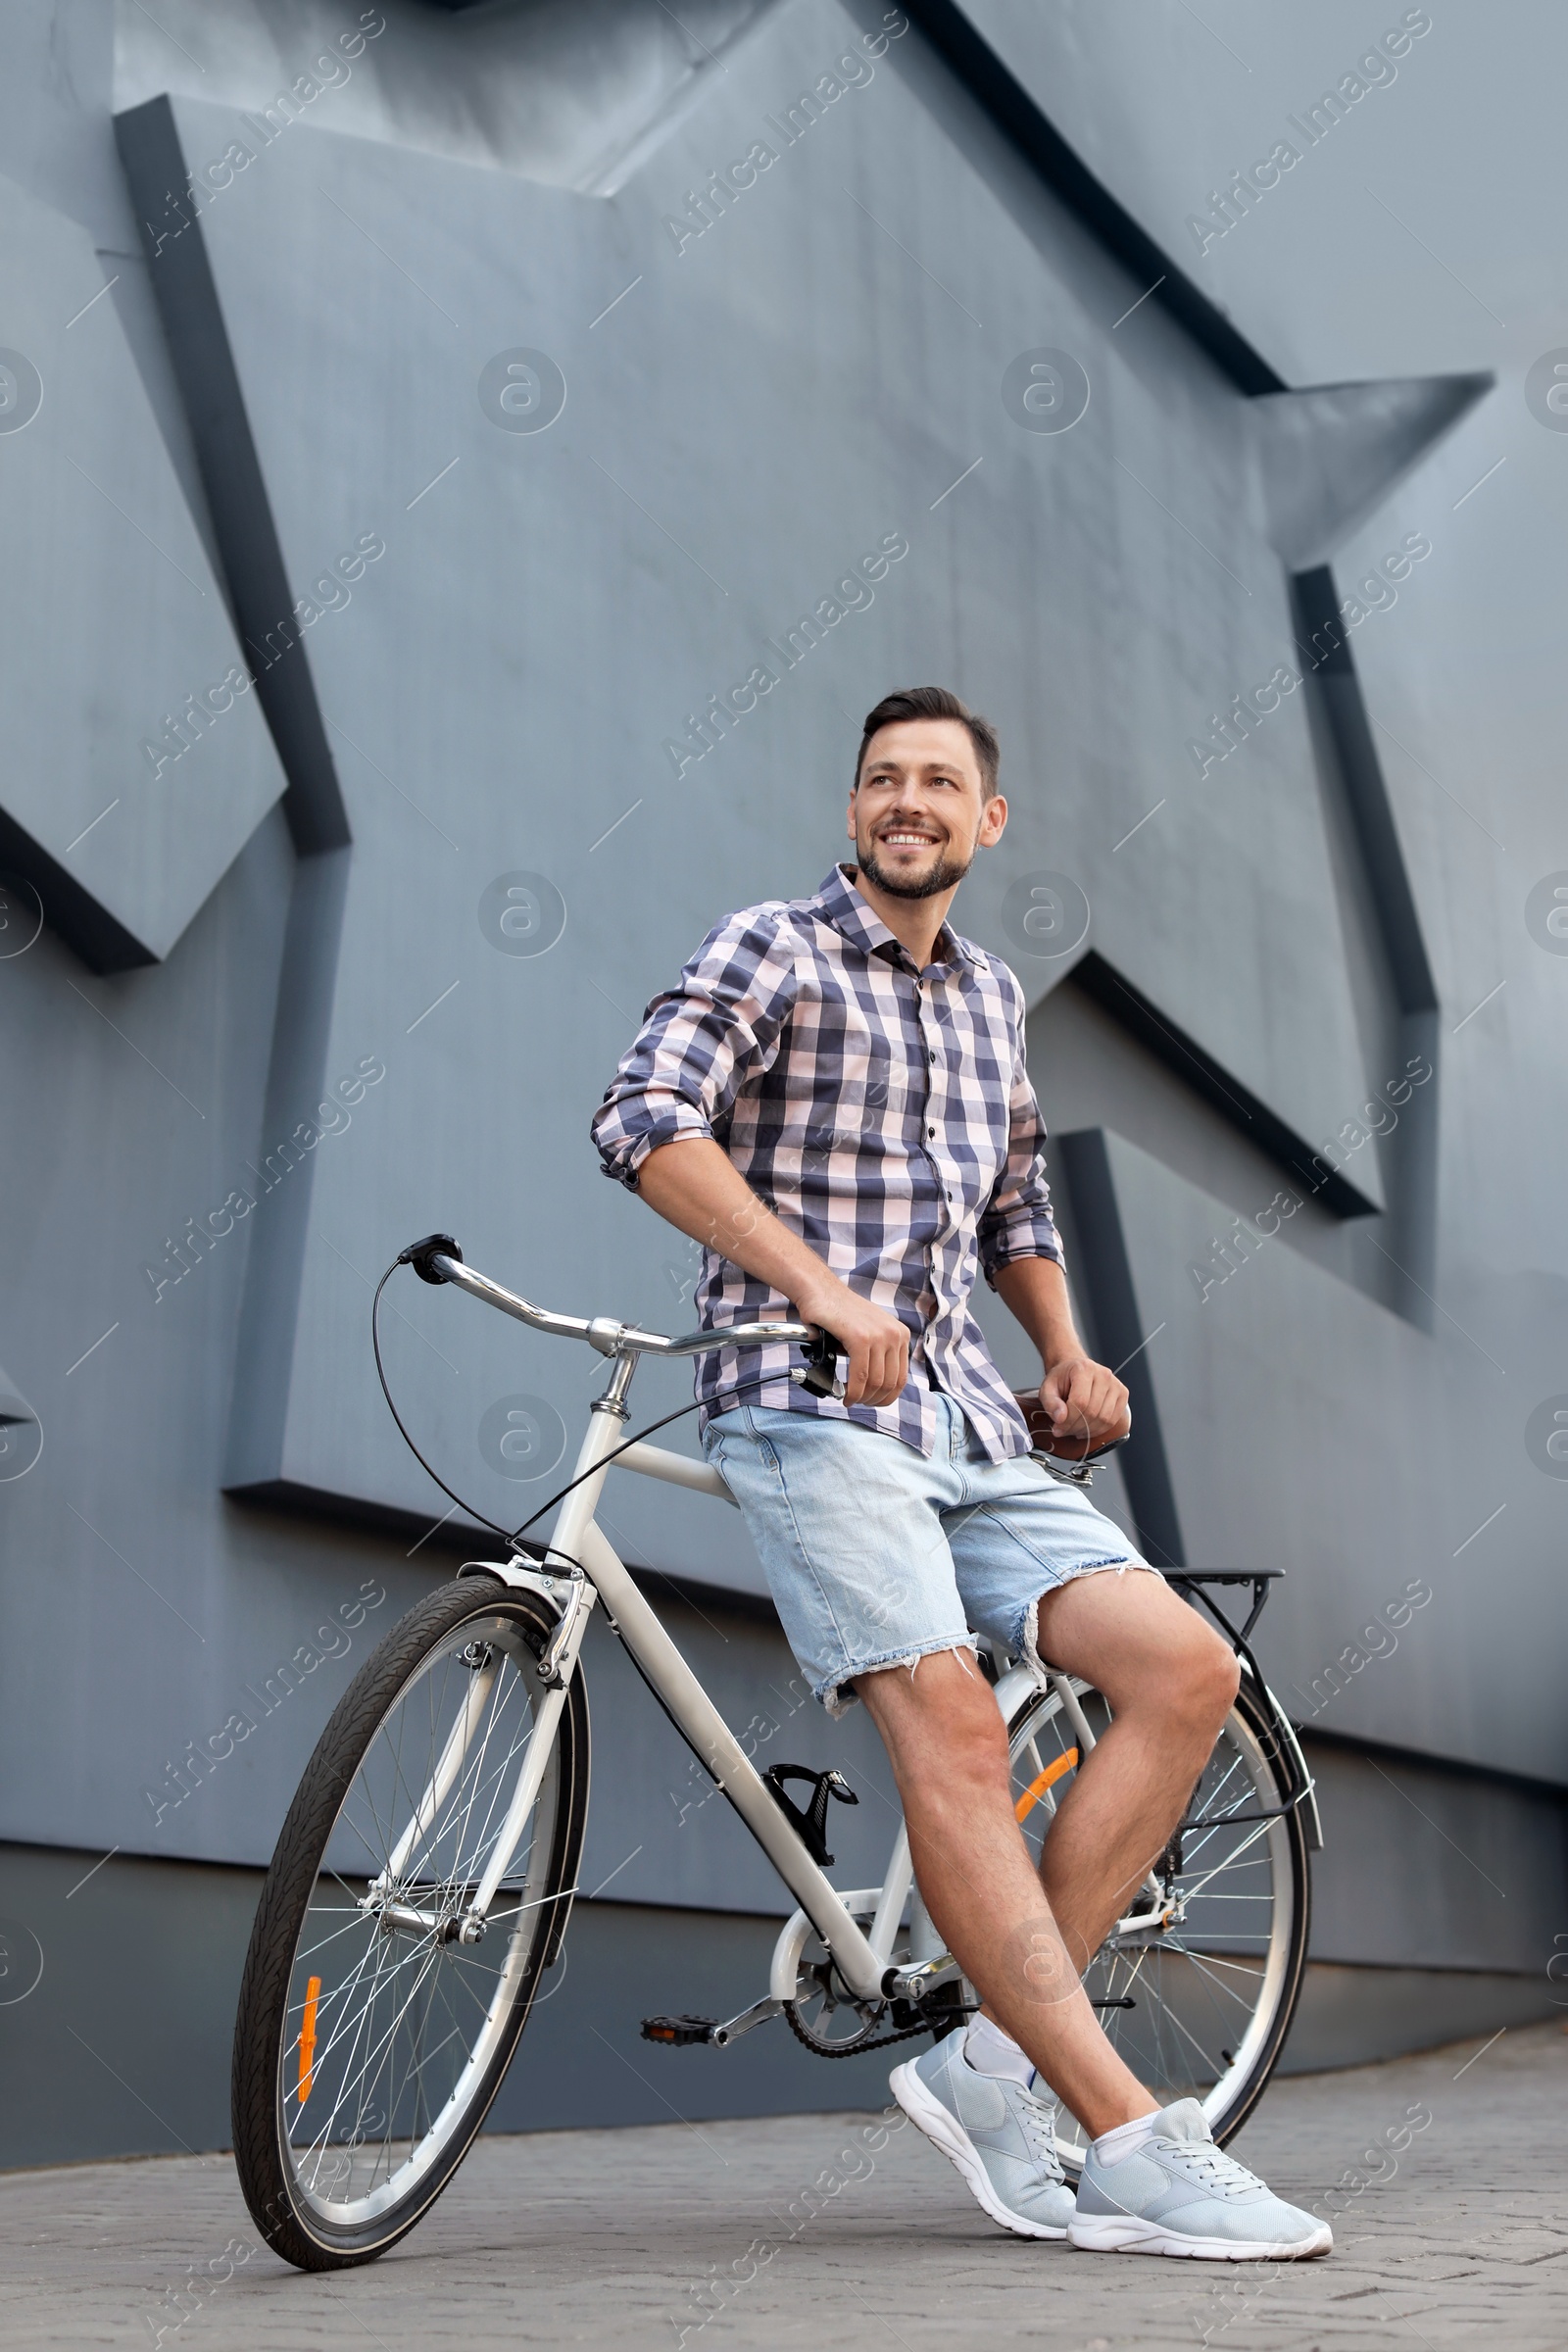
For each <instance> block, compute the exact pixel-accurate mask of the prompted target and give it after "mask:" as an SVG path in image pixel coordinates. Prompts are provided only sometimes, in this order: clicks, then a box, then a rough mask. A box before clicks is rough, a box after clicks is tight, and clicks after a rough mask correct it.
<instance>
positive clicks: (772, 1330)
mask: <svg viewBox="0 0 1568 2352" xmlns="http://www.w3.org/2000/svg"><path fill="white" fill-rule="evenodd" d="M397 1263H398V1264H399V1265H400V1266H412V1267H413V1268H414V1271H415V1272H416V1274H417V1275H418V1277H419V1279H420V1281H421V1282H429V1283H436V1284H441V1283H446V1282H450V1283H455V1284H456V1285H457V1287H458V1289H459V1290H460V1291H466V1292H467V1293H468V1296H469V1297H470V1298H471V1299H483V1300H484V1302H485V1304H486V1305H487V1306H498V1307H499V1308H500V1309H501V1312H502V1313H503V1314H504V1315H512V1316H515V1319H516V1321H517V1322H519V1323H526V1324H527V1325H528V1326H529V1327H530V1329H532V1330H534V1331H544V1332H548V1333H549V1334H550V1335H551V1336H552V1338H555V1339H560V1340H586V1341H587V1343H588V1345H589V1347H590V1348H597V1349H598V1350H599V1353H600V1354H601V1355H611V1356H615V1355H662V1356H677V1355H705V1354H709V1353H711V1351H712V1350H713V1349H714V1348H756V1347H761V1346H763V1345H765V1344H766V1343H767V1342H769V1341H772V1342H774V1343H779V1342H782V1343H784V1344H785V1345H787V1346H790V1347H799V1348H805V1349H806V1370H805V1373H804V1374H803V1375H800V1377H801V1379H802V1382H803V1385H804V1386H805V1387H806V1388H807V1389H809V1391H810V1392H811V1394H812V1395H813V1396H817V1397H831V1396H832V1395H833V1394H834V1393H835V1392H834V1369H833V1367H834V1361H835V1359H836V1357H837V1356H838V1355H840V1354H841V1353H842V1352H843V1349H842V1348H841V1347H840V1344H839V1342H838V1341H837V1340H836V1339H835V1338H834V1336H833V1334H832V1333H831V1332H830V1331H824V1330H823V1329H822V1328H821V1326H820V1325H819V1324H815V1323H730V1324H727V1325H725V1326H724V1327H723V1328H722V1329H720V1330H711V1331H689V1332H687V1333H686V1334H685V1335H684V1337H682V1338H680V1339H671V1338H669V1336H668V1334H667V1333H665V1332H662V1331H643V1330H641V1329H640V1328H639V1327H638V1326H637V1325H636V1324H635V1323H617V1322H616V1321H615V1320H614V1318H613V1316H611V1315H594V1316H588V1315H558V1314H556V1313H555V1312H554V1311H553V1310H552V1309H551V1308H550V1307H547V1306H535V1305H534V1304H533V1303H532V1301H531V1300H530V1299H520V1298H519V1297H518V1296H517V1294H516V1293H515V1291H508V1290H504V1289H503V1288H502V1286H501V1284H500V1283H499V1282H492V1281H491V1280H490V1277H489V1276H488V1275H487V1274H481V1273H479V1272H478V1271H477V1270H476V1269H475V1268H474V1267H472V1266H468V1265H465V1264H464V1262H463V1251H462V1250H460V1249H459V1248H458V1245H457V1243H456V1242H455V1241H454V1240H453V1238H452V1236H451V1234H450V1233H427V1234H426V1235H425V1237H424V1239H423V1241H420V1242H411V1243H410V1244H409V1247H408V1248H407V1250H399V1251H398V1256H397ZM1018 1401H1019V1404H1020V1406H1022V1407H1023V1409H1024V1414H1025V1419H1026V1420H1030V1419H1031V1415H1030V1411H1029V1403H1028V1399H1027V1397H1023V1396H1020V1397H1019V1399H1018ZM1048 1434H1050V1433H1047V1432H1037V1431H1036V1430H1035V1429H1034V1428H1033V1427H1032V1426H1031V1429H1030V1435H1031V1437H1036V1438H1037V1439H1039V1440H1040V1441H1041V1442H1042V1446H1043V1439H1044V1437H1045V1436H1046V1435H1048ZM1126 1443H1127V1441H1126V1439H1125V1438H1112V1439H1110V1440H1109V1442H1108V1443H1107V1444H1105V1445H1103V1446H1096V1447H1095V1449H1094V1451H1093V1452H1092V1453H1085V1454H1081V1455H1079V1456H1078V1457H1077V1459H1076V1462H1075V1463H1074V1467H1076V1468H1080V1469H1082V1468H1086V1467H1087V1466H1088V1464H1090V1463H1091V1462H1098V1461H1100V1460H1102V1459H1103V1456H1104V1455H1105V1454H1107V1453H1113V1452H1114V1451H1115V1449H1116V1447H1117V1446H1124V1445H1125V1444H1126ZM1043 1450H1050V1449H1049V1448H1047V1447H1044V1446H1043ZM1057 1459H1061V1460H1071V1459H1072V1457H1071V1456H1057Z"/></svg>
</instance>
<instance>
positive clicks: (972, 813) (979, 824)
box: [849, 718, 1007, 899]
mask: <svg viewBox="0 0 1568 2352" xmlns="http://www.w3.org/2000/svg"><path fill="white" fill-rule="evenodd" d="M849 817H850V827H849V829H850V838H851V840H852V841H853V842H854V844H855V858H856V863H857V864H858V867H859V869H860V871H861V873H862V874H864V875H865V876H866V878H867V880H869V881H871V882H873V883H875V884H876V886H877V888H878V889H880V890H885V891H886V892H887V893H888V894H889V896H890V897H892V898H896V899H926V898H932V897H934V896H935V895H936V893H937V892H938V891H943V890H952V889H953V888H954V887H955V885H956V883H959V882H961V881H962V879H963V877H964V875H965V874H966V873H967V872H968V870H969V866H970V863H971V860H972V859H973V858H974V854H975V852H976V850H977V849H987V850H988V849H990V848H991V846H992V845H993V843H995V842H998V841H1000V840H1001V838H1002V831H1003V827H1004V826H1005V824H1006V821H1007V804H1006V802H1005V800H1004V799H1003V798H1002V795H1001V794H1000V793H997V794H995V795H993V796H992V797H991V798H990V799H988V798H987V796H986V788H985V782H984V779H983V778H982V776H981V773H980V762H979V760H977V759H976V757H975V749H974V745H973V743H972V742H971V741H970V739H969V730H968V728H967V727H966V726H964V725H963V723H962V722H961V720H959V719H956V718H908V719H900V720H898V721H897V722H896V723H895V724H894V725H892V726H887V727H879V728H878V729H877V732H876V733H875V734H874V735H873V736H872V738H871V740H870V742H869V743H868V744H867V745H866V747H865V758H864V760H862V761H861V763H860V780H859V782H858V785H857V787H856V789H855V792H854V794H853V795H852V797H851V800H850V811H849Z"/></svg>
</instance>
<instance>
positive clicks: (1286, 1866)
mask: <svg viewBox="0 0 1568 2352" xmlns="http://www.w3.org/2000/svg"><path fill="white" fill-rule="evenodd" d="M1073 1689H1074V1691H1075V1692H1076V1693H1077V1694H1078V1697H1079V1700H1080V1703H1081V1705H1082V1706H1083V1709H1084V1712H1085V1715H1086V1717H1087V1719H1088V1722H1089V1725H1090V1729H1091V1730H1092V1731H1093V1732H1094V1733H1095V1735H1096V1737H1097V1738H1098V1737H1099V1735H1100V1733H1101V1732H1102V1731H1103V1728H1104V1726H1105V1724H1106V1722H1107V1721H1108V1714H1107V1711H1106V1709H1105V1706H1104V1702H1103V1699H1101V1698H1100V1696H1099V1694H1098V1693H1097V1692H1092V1691H1088V1690H1087V1688H1086V1686H1084V1685H1082V1684H1078V1683H1075V1684H1074V1685H1073ZM1077 1746H1078V1740H1077V1736H1076V1733H1075V1731H1074V1729H1073V1726H1072V1725H1071V1723H1070V1722H1069V1720H1068V1719H1067V1717H1066V1713H1065V1710H1064V1709H1063V1707H1062V1704H1061V1700H1060V1698H1059V1696H1058V1694H1057V1693H1056V1692H1055V1691H1051V1692H1050V1693H1043V1694H1042V1696H1041V1698H1040V1700H1039V1701H1038V1702H1037V1703H1036V1704H1035V1705H1033V1706H1031V1707H1030V1708H1029V1709H1028V1710H1027V1711H1026V1713H1025V1714H1024V1715H1023V1717H1022V1718H1021V1719H1020V1720H1019V1722H1018V1724H1017V1726H1016V1728H1015V1731H1014V1734H1013V1738H1012V1742H1011V1747H1012V1787H1013V1797H1014V1802H1015V1805H1023V1804H1024V1800H1025V1798H1026V1797H1028V1798H1029V1800H1030V1801H1029V1802H1028V1804H1027V1805H1026V1806H1025V1808H1024V1813H1023V1820H1022V1828H1023V1834H1024V1837H1025V1838H1026V1840H1027V1842H1028V1844H1029V1847H1030V1850H1031V1853H1032V1854H1033V1855H1034V1856H1035V1857H1036V1859H1038V1857H1039V1852H1040V1848H1041V1845H1042V1843H1043V1841H1044V1838H1045V1835H1046V1833H1047V1831H1048V1830H1049V1828H1050V1823H1051V1820H1052V1817H1053V1814H1054V1807H1055V1805H1056V1804H1058V1803H1059V1802H1060V1801H1061V1799H1062V1797H1064V1796H1065V1794H1066V1791H1067V1789H1069V1788H1070V1787H1071V1786H1072V1782H1073V1779H1074V1777H1075V1771H1076V1767H1075V1766H1074V1765H1073V1764H1072V1763H1071V1762H1069V1760H1068V1759H1069V1756H1070V1755H1071V1753H1072V1751H1074V1750H1075V1749H1076V1748H1077ZM1278 1803H1279V1789H1278V1786H1277V1783H1276V1781H1275V1777H1274V1774H1273V1771H1272V1769H1271V1767H1270V1764H1269V1760H1268V1757H1267V1755H1266V1754H1265V1752H1264V1748H1263V1746H1262V1743H1261V1741H1260V1740H1259V1739H1258V1736H1257V1734H1256V1733H1255V1732H1254V1731H1253V1729H1252V1728H1251V1726H1250V1724H1249V1723H1248V1722H1247V1720H1246V1718H1245V1717H1244V1716H1243V1714H1242V1713H1241V1712H1240V1710H1238V1709H1233V1710H1232V1712H1231V1714H1230V1716H1229V1717H1228V1718H1227V1721H1226V1724H1225V1727H1224V1729H1223V1731H1222V1732H1221V1734H1220V1737H1219V1740H1218V1741H1217V1742H1216V1744H1215V1749H1214V1753H1213V1756H1212V1757H1211V1758H1210V1760H1209V1763H1208V1765H1207V1766H1206V1768H1205V1770H1204V1773H1203V1777H1202V1779H1201V1781H1200V1783H1199V1785H1198V1789H1197V1791H1196V1792H1195V1796H1194V1799H1193V1801H1192V1802H1191V1803H1190V1804H1189V1806H1188V1808H1187V1816H1186V1818H1187V1819H1188V1820H1189V1821H1192V1822H1195V1823H1197V1824H1199V1825H1200V1826H1199V1827H1198V1828H1196V1829H1194V1830H1190V1831H1186V1832H1184V1833H1183V1834H1182V1837H1181V1856H1180V1867H1179V1868H1175V1867H1172V1864H1173V1862H1174V1856H1171V1855H1169V1854H1167V1855H1166V1856H1163V1857H1161V1860H1160V1862H1159V1863H1157V1864H1156V1865H1155V1867H1154V1870H1153V1872H1152V1874H1151V1875H1152V1878H1153V1879H1154V1881H1155V1882H1156V1885H1157V1887H1158V1890H1159V1891H1158V1898H1157V1899H1156V1898H1155V1896H1154V1895H1153V1894H1152V1892H1151V1890H1150V1889H1149V1887H1147V1886H1146V1887H1141V1888H1139V1889H1138V1890H1137V1891H1136V1892H1135V1893H1134V1894H1133V1896H1132V1897H1131V1898H1130V1900H1129V1901H1128V1903H1127V1904H1126V1906H1125V1907H1124V1910H1123V1913H1122V1918H1121V1920H1120V1921H1119V1922H1118V1923H1117V1928H1116V1929H1115V1930H1113V1931H1112V1933H1111V1935H1110V1936H1107V1937H1106V1939H1105V1942H1104V1943H1103V1945H1102V1947H1101V1949H1100V1951H1099V1952H1098V1953H1097V1954H1096V1955H1095V1957H1094V1959H1093V1960H1092V1961H1091V1962H1090V1964H1089V1967H1088V1969H1087V1970H1086V1971H1085V1973H1084V1980H1083V1981H1084V1988H1085V1990H1086V1991H1087V1992H1088V1994H1089V1997H1090V1999H1091V2000H1093V2001H1095V2002H1097V2003H1099V2004H1102V2005H1101V2006H1100V2008H1099V2016H1100V2020H1101V2023H1102V2025H1103V2027H1104V2030H1105V2033H1106V2035H1107V2037H1108V2038H1109V2040H1110V2041H1111V2043H1112V2045H1113V2046H1114V2047H1115V2048H1116V2050H1117V2051H1118V2053H1119V2055H1120V2056H1121V2057H1122V2058H1124V2059H1125V2060H1126V2062H1127V2064H1128V2065H1129V2066H1130V2067H1131V2068H1132V2070H1133V2072H1134V2073H1135V2074H1136V2075H1137V2076H1138V2077H1139V2079H1140V2080H1141V2081H1142V2082H1147V2083H1148V2084H1149V2086H1150V2088H1151V2090H1152V2092H1153V2093H1154V2096H1155V2097H1156V2098H1158V2099H1159V2100H1160V2102H1161V2104H1162V2105H1169V2104H1170V2103H1171V2102H1172V2101H1173V2100H1176V2099H1181V2098H1196V2099H1198V2100H1199V2101H1201V2105H1202V2108H1203V2112H1204V2115H1205V2116H1206V2117H1207V2119H1208V2122H1209V2125H1210V2127H1211V2128H1212V2129H1214V2130H1215V2131H1218V2130H1219V2129H1220V2128H1222V2126H1223V2125H1224V2123H1225V2122H1226V2120H1227V2118H1228V2117H1229V2115H1230V2114H1231V2112H1232V2111H1233V2109H1234V2108H1235V2106H1236V2104H1237V2102H1238V2100H1239V2099H1240V2098H1241V2096H1242V2094H1243V2091H1244V2089H1245V2087H1246V2085H1247V2083H1248V2082H1249V2081H1250V2078H1251V2076H1252V2073H1253V2070H1254V2069H1255V2067H1256V2065H1257V2063H1258V2061H1259V2059H1260V2057H1261V2056H1262V2054H1263V2052H1264V2049H1265V2047H1266V2045H1267V2043H1268V2040H1269V2036H1270V2034H1271V2033H1272V2031H1273V2029H1274V2026H1275V2024H1276V2022H1277V2020H1278V2017H1279V2014H1280V2010H1281V2006H1282V2003H1283V2002H1284V2000H1285V1998H1286V1996H1287V1992H1288V1981H1287V1980H1288V1976H1289V1970H1290V1959H1291V1950H1292V1942H1293V1929H1294V1925H1295V1917H1296V1882H1295V1875H1294V1871H1293V1867H1292V1856H1291V1841H1290V1833H1289V1827H1288V1824H1287V1822H1286V1821H1285V1820H1284V1819H1283V1818H1276V1819H1274V1820H1271V1821H1253V1820H1243V1821H1235V1822H1233V1821H1232V1819H1231V1817H1232V1816H1235V1815H1252V1814H1256V1813H1261V1812H1264V1811H1266V1810H1268V1809H1270V1808H1273V1807H1276V1806H1277V1805H1278ZM1162 1917H1163V1918H1164V1920H1165V1924H1163V1925H1160V1924H1158V1923H1159V1921H1160V1919H1161V1918H1162ZM1139 1923H1142V1924H1139ZM1127 2001H1130V2002H1132V2003H1134V2004H1135V2006H1133V2007H1132V2008H1123V2007H1111V2006H1106V2005H1103V2004H1108V2003H1112V2002H1127ZM1062 2122H1063V2124H1064V2125H1065V2126H1066V2127H1067V2129H1066V2131H1064V2132H1062V2133H1061V2134H1059V2135H1058V2145H1059V2147H1060V2150H1061V2154H1062V2157H1063V2159H1064V2160H1065V2161H1067V2162H1069V2163H1079V2164H1081V2163H1082V2160H1083V2156H1084V2153H1085V2149H1084V2145H1083V2142H1082V2139H1081V2137H1074V2136H1073V2131H1074V2127H1073V2126H1072V2124H1071V2119H1070V2118H1069V2117H1067V2116H1066V2115H1065V2112H1063V2115H1062Z"/></svg>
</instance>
